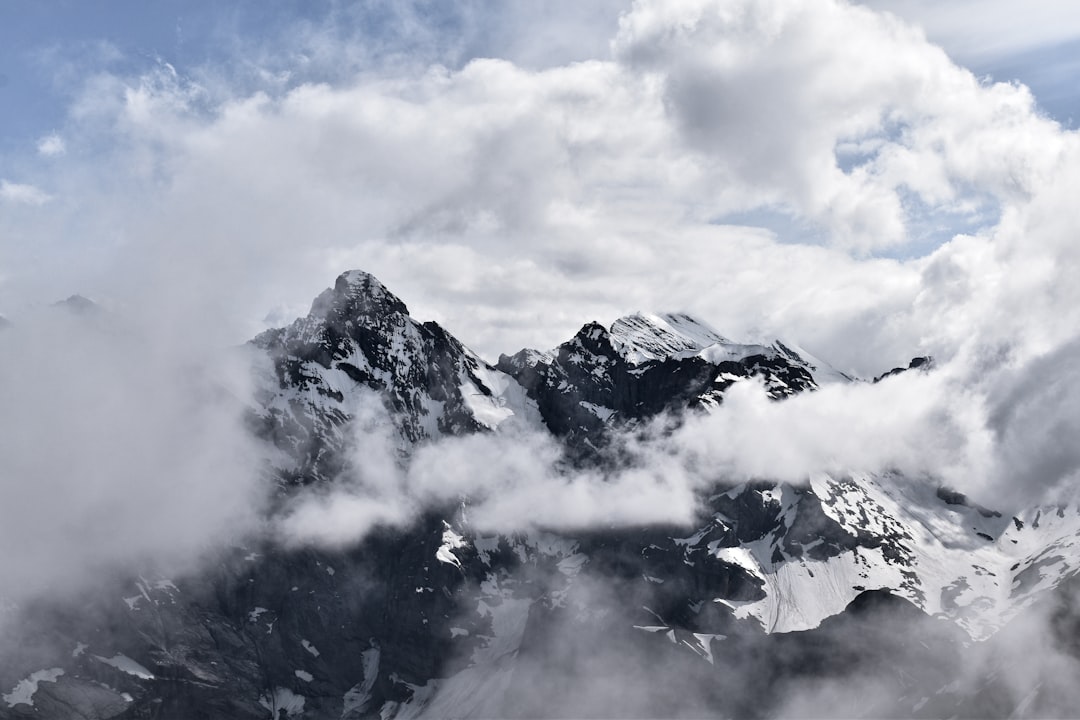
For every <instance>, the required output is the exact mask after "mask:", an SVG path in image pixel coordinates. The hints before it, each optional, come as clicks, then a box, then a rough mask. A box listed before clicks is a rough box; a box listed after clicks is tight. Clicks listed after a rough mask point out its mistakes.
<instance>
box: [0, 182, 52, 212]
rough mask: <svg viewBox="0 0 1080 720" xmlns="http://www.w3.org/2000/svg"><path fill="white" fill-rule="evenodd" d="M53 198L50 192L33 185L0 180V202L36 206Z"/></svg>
mask: <svg viewBox="0 0 1080 720" xmlns="http://www.w3.org/2000/svg"><path fill="white" fill-rule="evenodd" d="M51 199H52V198H51V197H50V196H49V194H48V193H46V192H45V191H43V190H41V189H40V188H37V187H34V186H33V185H27V184H24V183H14V182H10V181H8V180H0V203H4V204H11V205H30V206H35V207H36V206H40V205H44V204H45V203H47V202H49V200H51Z"/></svg>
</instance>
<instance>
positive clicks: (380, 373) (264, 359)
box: [251, 271, 537, 484]
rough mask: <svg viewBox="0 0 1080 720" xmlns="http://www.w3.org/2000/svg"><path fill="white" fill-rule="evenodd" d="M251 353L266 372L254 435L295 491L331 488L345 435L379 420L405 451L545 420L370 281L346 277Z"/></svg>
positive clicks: (500, 377)
mask: <svg viewBox="0 0 1080 720" xmlns="http://www.w3.org/2000/svg"><path fill="white" fill-rule="evenodd" d="M251 345H252V347H253V349H254V350H255V351H256V355H257V358H256V362H257V364H258V365H259V366H260V369H261V371H262V373H261V391H260V393H259V397H258V399H259V401H260V404H261V407H260V408H258V409H257V411H256V415H257V419H256V420H255V425H256V432H257V433H259V434H260V435H262V436H264V437H267V438H269V439H271V441H272V442H273V443H274V444H275V445H276V446H277V447H278V448H279V449H281V450H282V451H283V452H284V453H285V455H284V458H283V461H284V466H283V467H281V470H282V476H283V477H284V478H285V479H286V480H287V481H288V482H292V483H302V484H303V483H310V482H314V481H320V480H321V481H329V480H331V479H333V478H334V477H335V476H336V475H337V474H338V473H339V472H340V471H341V469H342V465H341V463H342V462H343V456H344V454H345V450H346V447H345V445H346V436H345V434H344V429H345V426H346V425H347V424H348V423H350V422H352V421H353V420H355V419H356V418H357V417H365V416H366V417H371V416H372V412H373V410H384V411H385V415H386V417H387V418H388V419H389V421H390V422H392V423H393V424H394V426H395V435H396V437H397V441H398V446H399V448H400V449H402V450H405V449H406V448H407V447H408V446H409V445H411V444H413V443H416V442H419V441H422V440H426V439H431V438H437V437H440V436H443V435H461V434H466V433H471V432H477V431H480V430H486V429H494V428H496V427H498V426H499V425H501V424H503V423H504V422H508V421H509V422H514V421H518V422H526V423H528V422H534V423H535V422H536V420H537V414H536V409H535V406H534V405H533V404H532V403H531V402H530V401H529V400H528V399H527V398H526V397H525V396H524V393H523V392H522V390H521V388H520V387H519V386H518V385H517V383H515V382H513V381H512V380H511V379H510V378H508V377H507V376H505V375H504V374H503V373H501V372H499V371H497V370H495V369H494V368H492V367H491V366H489V365H488V364H487V363H485V362H484V361H483V360H481V359H480V358H479V357H477V356H476V355H475V354H473V353H472V352H471V351H470V350H468V349H467V348H465V347H464V346H463V345H462V344H461V343H460V342H458V341H457V339H456V338H454V337H452V336H451V335H450V334H449V333H447V332H446V331H445V330H443V329H442V328H441V327H440V326H439V325H438V324H436V323H433V322H429V323H423V324H420V323H418V322H416V321H415V320H413V319H412V318H411V317H410V316H409V311H408V309H407V308H406V307H405V303H403V302H402V301H401V300H399V299H398V298H397V297H396V296H394V295H393V294H392V293H391V292H390V291H389V290H387V289H386V288H385V287H383V285H382V283H380V282H379V281H378V280H377V279H375V278H374V277H372V276H371V275H369V274H367V273H364V272H360V271H352V272H347V273H344V274H343V275H341V276H340V277H339V278H338V279H337V282H336V283H335V284H334V287H333V288H331V289H329V290H326V291H325V292H324V293H322V294H321V295H319V297H318V298H316V299H315V302H314V303H313V305H312V307H311V312H310V313H309V314H308V316H307V317H304V318H301V319H299V320H297V321H296V322H294V323H293V324H292V325H290V326H288V327H286V328H280V329H276V330H268V331H266V332H264V333H262V334H261V335H259V336H258V337H256V338H255V339H254V340H253V341H252V342H251ZM372 406H378V407H376V408H373V407H372Z"/></svg>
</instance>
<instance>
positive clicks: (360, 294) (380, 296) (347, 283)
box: [311, 270, 409, 318]
mask: <svg viewBox="0 0 1080 720" xmlns="http://www.w3.org/2000/svg"><path fill="white" fill-rule="evenodd" d="M390 313H400V314H402V315H408V314H409V309H408V308H407V307H406V306H405V303H404V302H402V301H401V299H400V298H398V297H397V296H396V295H394V294H393V293H392V292H390V291H389V290H387V289H386V286H385V285H383V284H382V283H381V282H379V279H378V278H376V277H375V276H374V275H372V274H371V273H367V272H364V271H363V270H349V271H348V272H344V273H342V274H341V275H338V278H337V280H336V281H335V282H334V287H332V288H330V289H328V290H325V291H324V292H323V293H322V294H320V295H319V297H317V298H315V302H314V303H313V304H312V306H311V314H312V315H316V316H318V317H324V318H329V317H331V316H339V317H340V316H344V317H356V316H363V315H370V314H379V315H385V314H390Z"/></svg>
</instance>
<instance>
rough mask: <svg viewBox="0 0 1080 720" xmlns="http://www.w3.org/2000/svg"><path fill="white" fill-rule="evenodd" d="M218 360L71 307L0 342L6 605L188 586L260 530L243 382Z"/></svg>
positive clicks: (19, 323) (32, 320) (93, 310)
mask: <svg viewBox="0 0 1080 720" xmlns="http://www.w3.org/2000/svg"><path fill="white" fill-rule="evenodd" d="M84 302H85V301H84ZM210 350H211V349H209V348H205V347H200V346H199V345H198V344H195V343H191V344H187V345H186V347H185V346H183V345H182V344H180V343H177V342H176V341H175V339H174V338H172V337H171V336H170V329H169V328H168V327H156V328H145V327H139V326H136V325H133V324H129V323H128V322H127V321H126V320H124V319H122V318H121V317H120V316H117V315H115V314H112V313H110V312H108V311H106V310H105V309H103V308H100V307H98V306H94V305H83V304H75V303H72V302H70V301H69V302H68V303H61V304H58V305H56V306H46V307H43V308H40V309H39V310H37V311H36V312H33V313H28V314H26V315H22V316H17V317H15V318H13V319H12V322H11V325H10V326H8V327H5V328H4V330H3V332H2V335H0V426H2V427H3V428H4V432H3V433H2V434H0V477H2V478H3V481H2V482H0V545H2V546H3V547H4V548H5V552H4V553H3V556H2V557H0V597H3V598H4V599H5V601H7V602H11V603H17V604H18V603H22V602H24V601H29V600H33V599H34V598H35V596H48V597H51V598H54V599H55V598H57V597H61V596H65V595H68V594H71V593H74V592H76V591H78V590H80V589H81V588H82V587H83V586H84V585H86V584H87V583H88V582H89V581H91V580H94V579H96V578H98V577H100V576H101V575H102V574H107V573H114V572H121V571H126V572H137V570H138V569H140V568H141V569H144V570H146V569H153V570H155V571H157V572H160V573H182V572H188V571H191V570H192V569H194V568H196V567H197V566H198V559H199V558H200V556H201V555H202V554H203V553H204V552H205V551H207V550H209V549H212V548H214V547H216V546H218V545H220V544H222V543H227V542H230V541H239V540H241V539H242V538H243V537H244V535H245V534H246V533H250V532H251V531H253V530H255V529H256V528H257V527H258V524H259V522H260V519H259V518H260V512H261V509H262V507H263V505H264V502H265V497H266V493H265V491H264V489H263V487H262V485H264V484H265V483H262V481H261V479H260V473H261V465H260V461H259V458H260V455H259V451H258V448H257V445H256V443H255V440H254V439H253V438H252V436H251V434H250V433H249V432H248V431H247V429H246V427H245V425H244V423H243V413H244V411H245V410H246V403H247V401H248V399H247V396H246V393H247V389H248V387H249V380H248V379H247V377H246V375H245V370H244V368H243V366H241V365H240V364H239V363H233V364H232V365H231V366H230V356H229V353H228V352H227V351H225V349H224V348H222V349H219V351H218V352H216V353H214V352H210Z"/></svg>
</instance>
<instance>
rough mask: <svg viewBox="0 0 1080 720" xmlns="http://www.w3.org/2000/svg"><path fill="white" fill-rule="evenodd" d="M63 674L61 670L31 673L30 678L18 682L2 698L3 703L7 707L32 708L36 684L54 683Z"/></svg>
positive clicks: (36, 688) (53, 669)
mask: <svg viewBox="0 0 1080 720" xmlns="http://www.w3.org/2000/svg"><path fill="white" fill-rule="evenodd" d="M63 674H64V670H63V668H51V669H49V670H38V671H37V672H35V673H31V675H30V677H28V678H26V679H25V680H20V681H19V683H18V684H17V685H16V686H15V687H14V688H12V690H11V692H9V693H7V694H6V695H4V696H3V699H4V702H6V703H7V706H8V707H15V706H16V705H19V704H26V705H30V706H33V705H34V693H36V692H37V690H38V683H43V682H56V679H57V678H58V677H60V676H61V675H63Z"/></svg>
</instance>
